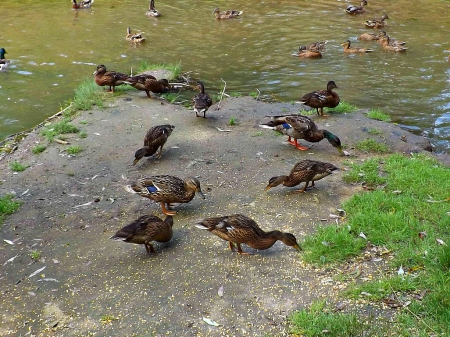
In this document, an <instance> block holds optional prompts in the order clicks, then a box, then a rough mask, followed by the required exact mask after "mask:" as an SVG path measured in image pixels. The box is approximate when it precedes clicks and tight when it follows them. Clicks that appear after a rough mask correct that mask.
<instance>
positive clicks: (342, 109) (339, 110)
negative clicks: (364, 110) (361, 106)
mask: <svg viewBox="0 0 450 337" xmlns="http://www.w3.org/2000/svg"><path fill="white" fill-rule="evenodd" d="M357 109H358V108H357V107H356V105H353V104H350V103H348V102H346V101H341V102H340V103H339V104H338V106H337V107H335V108H325V109H324V112H325V111H326V112H329V113H334V114H343V113H347V112H353V111H356V110H357Z"/></svg>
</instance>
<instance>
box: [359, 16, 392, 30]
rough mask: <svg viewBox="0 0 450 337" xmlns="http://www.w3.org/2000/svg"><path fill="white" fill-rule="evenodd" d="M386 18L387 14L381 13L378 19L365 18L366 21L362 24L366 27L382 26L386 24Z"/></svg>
mask: <svg viewBox="0 0 450 337" xmlns="http://www.w3.org/2000/svg"><path fill="white" fill-rule="evenodd" d="M386 19H389V17H388V16H387V14H383V15H382V16H381V18H380V20H376V19H375V20H367V21H366V22H363V23H364V25H365V26H366V27H368V28H383V27H384V26H386V25H387V23H386V21H385V20H386Z"/></svg>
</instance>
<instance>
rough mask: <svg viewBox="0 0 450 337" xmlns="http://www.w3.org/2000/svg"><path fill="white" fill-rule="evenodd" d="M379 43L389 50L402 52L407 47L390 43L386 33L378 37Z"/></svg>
mask: <svg viewBox="0 0 450 337" xmlns="http://www.w3.org/2000/svg"><path fill="white" fill-rule="evenodd" d="M380 44H381V45H382V46H383V48H384V49H386V50H390V51H396V52H404V51H406V50H407V49H408V48H406V47H403V46H402V45H392V44H391V43H390V39H389V36H388V35H386V36H383V37H382V38H381V39H380Z"/></svg>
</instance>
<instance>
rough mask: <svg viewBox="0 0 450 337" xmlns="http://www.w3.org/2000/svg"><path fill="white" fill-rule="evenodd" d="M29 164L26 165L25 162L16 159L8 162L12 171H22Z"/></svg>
mask: <svg viewBox="0 0 450 337" xmlns="http://www.w3.org/2000/svg"><path fill="white" fill-rule="evenodd" d="M29 166H30V165H26V164H21V163H19V162H18V161H17V160H16V161H13V162H11V163H10V164H9V167H11V170H13V171H14V172H22V171H25V169H26V168H27V167H29Z"/></svg>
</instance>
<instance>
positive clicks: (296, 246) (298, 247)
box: [292, 243, 303, 252]
mask: <svg viewBox="0 0 450 337" xmlns="http://www.w3.org/2000/svg"><path fill="white" fill-rule="evenodd" d="M292 247H294V248H295V249H296V250H298V251H299V252H301V251H302V250H303V249H302V247H300V245H299V244H298V243H296V244H295V246H292Z"/></svg>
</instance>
